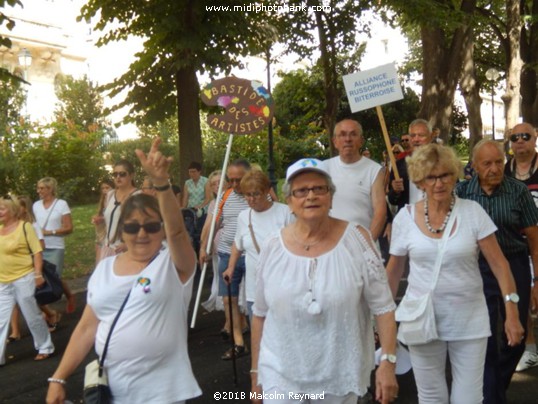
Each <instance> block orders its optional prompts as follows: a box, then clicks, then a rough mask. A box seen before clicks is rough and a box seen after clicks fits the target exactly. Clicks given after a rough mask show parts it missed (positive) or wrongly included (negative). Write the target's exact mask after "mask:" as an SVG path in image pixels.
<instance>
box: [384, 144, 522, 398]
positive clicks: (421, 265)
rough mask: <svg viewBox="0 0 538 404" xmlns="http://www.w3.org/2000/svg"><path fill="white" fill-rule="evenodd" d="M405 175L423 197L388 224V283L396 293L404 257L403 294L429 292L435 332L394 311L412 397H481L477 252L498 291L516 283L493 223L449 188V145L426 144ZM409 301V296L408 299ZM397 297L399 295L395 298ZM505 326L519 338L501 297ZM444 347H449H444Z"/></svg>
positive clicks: (454, 175)
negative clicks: (416, 327)
mask: <svg viewBox="0 0 538 404" xmlns="http://www.w3.org/2000/svg"><path fill="white" fill-rule="evenodd" d="M406 161H407V168H408V173H409V178H410V180H411V181H413V182H414V183H415V184H416V185H417V187H418V188H419V189H422V190H423V192H424V199H422V200H420V201H418V202H417V203H415V204H411V205H407V206H405V207H404V208H402V209H401V210H400V211H399V212H398V214H397V215H396V217H395V218H394V221H393V224H392V239H391V245H390V254H391V255H390V259H389V262H388V265H387V272H388V276H389V283H390V285H391V289H392V293H393V295H396V292H397V289H398V284H399V281H400V279H401V277H402V274H403V271H404V269H405V266H406V265H405V264H406V261H407V260H408V259H409V276H408V278H407V281H408V287H407V290H406V292H405V296H404V298H403V299H402V302H403V303H404V304H403V306H402V307H406V304H405V302H406V301H413V302H417V301H419V300H421V299H423V298H424V297H427V298H428V299H426V300H424V301H425V302H427V303H426V304H425V305H426V306H427V308H430V307H431V306H433V313H434V318H435V327H436V333H437V334H438V336H437V337H435V336H433V337H432V338H428V341H424V340H422V339H418V338H415V337H414V336H413V333H412V332H407V331H408V330H410V327H409V325H408V323H407V321H408V318H406V317H404V316H402V317H399V313H402V310H401V308H400V309H398V310H397V311H396V319H397V320H398V319H401V323H400V328H399V331H398V339H399V340H400V341H401V342H403V343H405V344H407V345H408V346H409V352H410V355H411V363H412V365H413V372H414V374H415V381H416V383H417V389H418V398H419V402H420V403H421V404H424V403H432V404H439V403H449V402H450V403H476V404H478V403H482V401H483V394H482V386H483V381H484V364H485V359H486V346H487V340H488V336H489V335H490V327H489V315H488V309H487V306H486V299H485V297H484V291H483V285H482V278H481V275H480V270H479V267H478V254H479V252H481V253H482V254H483V255H484V257H485V258H486V260H487V261H488V263H489V264H490V265H491V269H492V271H493V272H494V274H495V277H496V279H497V281H498V283H499V286H500V288H501V290H502V292H503V294H510V293H513V292H515V290H516V286H515V283H514V279H513V277H512V273H511V272H510V267H509V266H508V261H507V260H506V258H505V257H504V255H503V253H502V251H501V249H500V247H499V244H498V242H497V239H496V238H495V231H496V230H497V227H496V226H495V224H494V223H493V221H492V220H491V218H490V217H489V216H488V214H487V213H486V212H485V211H484V209H482V207H481V206H480V205H479V204H478V203H476V202H474V201H471V200H466V199H459V198H457V197H456V196H455V194H454V188H455V185H456V182H457V181H458V177H459V175H460V173H461V163H460V161H459V159H458V157H457V156H456V154H455V153H454V151H453V150H452V149H450V148H449V147H444V146H441V145H438V144H434V143H432V144H428V145H424V146H421V147H420V148H418V149H416V150H415V151H414V153H413V155H412V156H411V157H407V159H406ZM410 303H411V302H410ZM401 304H402V303H401ZM506 312H507V319H506V323H505V325H504V332H505V333H506V334H507V337H508V340H509V341H511V342H512V344H513V345H516V344H519V343H520V341H521V338H522V335H523V327H522V326H521V324H520V323H519V319H518V310H517V305H514V304H512V303H508V304H507V305H506ZM447 354H448V355H447ZM447 357H448V359H449V362H450V366H451V368H452V386H451V388H450V389H449V386H448V385H447V380H446V377H445V369H446V359H447Z"/></svg>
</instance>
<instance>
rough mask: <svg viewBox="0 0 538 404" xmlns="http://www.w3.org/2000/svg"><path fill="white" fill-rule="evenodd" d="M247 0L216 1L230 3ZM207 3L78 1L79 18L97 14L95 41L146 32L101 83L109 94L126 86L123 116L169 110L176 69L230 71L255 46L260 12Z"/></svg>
mask: <svg viewBox="0 0 538 404" xmlns="http://www.w3.org/2000/svg"><path fill="white" fill-rule="evenodd" d="M250 3H251V2H250V0H233V1H230V0H226V1H220V2H218V4H219V5H221V6H225V5H228V6H231V7H233V6H240V5H243V6H247V5H248V4H250ZM259 3H263V4H270V3H271V2H270V1H267V0H265V1H260V2H259ZM212 6H215V2H214V1H213V0H199V1H196V2H194V1H190V0H176V1H169V0H157V1H144V0H135V1H133V0H116V1H109V0H90V1H88V3H87V4H86V5H85V6H83V7H82V10H81V13H82V14H81V17H80V18H85V19H91V18H93V17H95V16H96V15H97V14H98V13H99V14H100V18H99V20H97V23H96V25H95V29H96V30H97V31H101V32H103V35H102V37H101V38H100V39H99V41H98V43H97V44H98V45H102V44H106V43H108V42H110V41H120V40H124V39H126V38H127V37H128V36H129V35H134V36H139V37H144V38H147V39H146V40H145V42H144V49H143V50H142V51H141V52H139V53H138V54H137V55H136V57H137V59H136V60H135V61H134V62H133V63H132V64H131V66H130V68H129V70H128V71H127V72H126V73H125V74H123V75H122V76H121V77H120V78H118V79H117V80H115V81H114V82H113V83H111V84H109V85H107V86H105V88H106V89H107V90H110V91H111V95H115V94H118V93H119V92H121V91H123V90H124V89H128V90H129V93H128V95H127V97H126V99H125V101H124V102H122V103H121V104H119V105H117V106H116V107H117V108H120V107H123V106H128V107H130V108H131V113H130V114H128V116H127V118H126V120H128V121H133V122H145V123H148V124H152V123H156V122H158V121H163V120H164V119H165V118H167V117H170V116H173V113H174V111H175V106H176V105H177V100H176V96H175V88H176V86H175V81H176V74H177V73H178V71H179V70H180V69H182V68H187V67H189V68H190V67H194V68H195V69H196V70H197V71H198V72H199V73H205V72H207V73H209V74H210V75H215V74H218V73H220V72H221V71H224V72H229V71H230V69H231V68H232V67H233V66H238V65H239V64H240V61H239V56H245V55H247V54H248V53H249V52H250V51H251V50H252V49H255V50H256V51H259V49H260V41H261V39H262V38H261V34H259V32H258V31H259V27H260V26H261V22H262V18H263V13H246V12H240V11H229V12H225V11H213V10H209V8H208V7H212ZM112 24H113V25H114V26H113V27H112ZM184 96H187V95H185V94H184ZM180 112H181V111H180Z"/></svg>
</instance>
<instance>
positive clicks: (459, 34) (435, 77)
mask: <svg viewBox="0 0 538 404" xmlns="http://www.w3.org/2000/svg"><path fill="white" fill-rule="evenodd" d="M476 3H477V0H416V1H412V2H410V1H406V0H386V1H385V2H384V5H385V6H388V7H390V8H391V9H392V10H393V11H395V12H396V14H397V15H400V18H401V19H402V23H403V24H404V26H406V25H411V26H414V27H418V28H419V30H420V47H421V61H422V67H421V70H422V75H423V77H422V96H421V107H420V110H419V113H418V117H420V118H424V119H426V120H428V121H429V122H430V123H431V124H432V126H437V127H439V128H440V130H441V137H442V138H443V139H444V140H445V141H447V140H448V134H449V133H450V132H451V117H452V104H453V102H454V95H455V92H456V88H457V85H458V83H459V81H460V77H461V73H462V62H463V57H464V51H465V47H464V45H465V43H466V41H467V40H468V38H469V37H470V36H472V34H473V24H474V20H475V11H476Z"/></svg>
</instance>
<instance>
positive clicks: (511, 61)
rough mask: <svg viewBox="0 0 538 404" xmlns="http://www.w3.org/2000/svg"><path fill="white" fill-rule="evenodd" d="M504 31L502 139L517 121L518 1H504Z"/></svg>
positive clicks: (518, 63)
mask: <svg viewBox="0 0 538 404" xmlns="http://www.w3.org/2000/svg"><path fill="white" fill-rule="evenodd" d="M506 16H507V18H506V22H507V25H506V30H507V35H506V36H507V38H508V45H509V49H510V51H509V53H508V54H507V55H506V58H507V61H506V62H507V63H506V91H505V93H504V94H503V96H502V97H501V98H502V100H503V102H504V109H505V119H506V125H505V127H504V134H505V136H504V138H506V135H507V133H509V131H510V129H512V128H513V127H514V126H515V125H516V124H517V122H518V120H519V94H520V79H521V67H522V64H523V63H522V61H521V57H520V54H519V49H520V46H519V41H520V38H521V13H520V4H519V0H506Z"/></svg>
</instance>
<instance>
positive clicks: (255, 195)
mask: <svg viewBox="0 0 538 404" xmlns="http://www.w3.org/2000/svg"><path fill="white" fill-rule="evenodd" d="M243 195H244V196H245V198H259V197H260V196H262V193H261V192H260V191H255V192H245V193H243Z"/></svg>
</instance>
